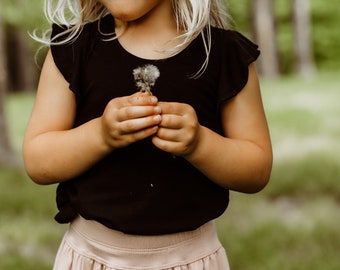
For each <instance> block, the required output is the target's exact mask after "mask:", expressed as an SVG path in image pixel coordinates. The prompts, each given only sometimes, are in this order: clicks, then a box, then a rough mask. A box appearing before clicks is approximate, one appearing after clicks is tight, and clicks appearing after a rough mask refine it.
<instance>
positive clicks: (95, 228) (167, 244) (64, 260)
mask: <svg viewBox="0 0 340 270" xmlns="http://www.w3.org/2000/svg"><path fill="white" fill-rule="evenodd" d="M53 269H54V270H127V269H129V270H133V269H136V270H137V269H138V270H151V269H152V270H228V269H229V264H228V258H227V255H226V253H225V250H224V248H223V247H222V245H221V243H220V241H219V240H218V237H217V233H216V228H215V224H214V222H209V223H207V224H205V225H203V226H202V227H200V228H198V229H197V230H194V231H190V232H182V233H175V234H169V235H159V236H138V235H127V234H124V233H121V232H118V231H114V230H111V229H108V228H107V227H105V226H103V225H101V224H100V223H97V222H95V221H89V220H85V219H84V218H82V217H78V218H77V219H76V220H75V221H73V222H72V223H71V225H70V227H69V230H68V231H67V232H66V234H65V236H64V238H63V241H62V243H61V245H60V248H59V251H58V254H57V257H56V260H55V264H54V268H53Z"/></svg>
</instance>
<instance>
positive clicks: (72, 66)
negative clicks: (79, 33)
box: [51, 24, 83, 95]
mask: <svg viewBox="0 0 340 270" xmlns="http://www.w3.org/2000/svg"><path fill="white" fill-rule="evenodd" d="M65 30H67V28H66V27H64V26H59V25H56V24H54V25H53V26H52V34H51V40H52V41H53V43H54V42H60V41H62V40H63V39H64V38H65V36H64V35H62V36H60V34H61V33H62V32H64V31H65ZM81 44H82V42H81V39H80V38H79V37H78V39H76V40H75V41H72V42H68V43H66V44H59V45H54V44H52V45H51V52H52V56H53V60H54V62H55V64H56V66H57V68H58V69H59V71H60V72H61V74H62V75H63V76H64V78H65V80H66V81H67V82H68V83H69V85H70V86H69V88H70V90H71V91H72V92H74V93H75V94H77V95H78V94H79V88H80V80H81V66H82V63H81V62H82V60H83V59H82V57H81V51H82V48H81V47H82V46H81Z"/></svg>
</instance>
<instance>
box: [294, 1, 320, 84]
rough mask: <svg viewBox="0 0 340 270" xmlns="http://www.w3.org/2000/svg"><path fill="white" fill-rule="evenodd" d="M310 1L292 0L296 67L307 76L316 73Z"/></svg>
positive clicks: (298, 71)
mask: <svg viewBox="0 0 340 270" xmlns="http://www.w3.org/2000/svg"><path fill="white" fill-rule="evenodd" d="M309 1H310V0H291V2H292V17H293V24H294V27H293V28H294V53H295V69H296V72H297V73H298V74H299V75H301V76H303V77H307V78H308V77H311V76H313V75H314V73H315V62H314V57H313V48H312V37H311V28H312V25H311V15H310V2H309Z"/></svg>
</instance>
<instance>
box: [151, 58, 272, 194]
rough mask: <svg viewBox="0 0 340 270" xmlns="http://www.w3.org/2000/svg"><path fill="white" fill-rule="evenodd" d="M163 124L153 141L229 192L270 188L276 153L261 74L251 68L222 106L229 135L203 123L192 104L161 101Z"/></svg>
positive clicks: (225, 131) (225, 127)
mask: <svg viewBox="0 0 340 270" xmlns="http://www.w3.org/2000/svg"><path fill="white" fill-rule="evenodd" d="M160 106H161V108H162V122H161V124H160V129H159V130H158V132H157V134H156V135H155V136H154V137H153V143H154V144H155V145H156V146H157V147H159V148H160V149H162V150H164V151H167V152H171V153H173V154H175V155H179V156H183V157H184V158H186V159H187V160H188V161H189V162H190V163H191V164H192V165H194V166H195V167H196V168H197V169H199V170H200V171H201V172H203V173H204V174H205V175H207V176H208V177H209V178H210V179H211V180H212V181H214V182H215V183H217V184H218V185H220V186H223V187H225V188H228V189H231V190H234V191H239V192H244V193H254V192H258V191H260V190H261V189H263V188H264V186H265V185H266V184H267V182H268V180H269V177H270V172H271V167H272V149H271V142H270V136H269V131H268V127H267V121H266V118H265V114H264V110H263V105H262V100H261V94H260V87H259V83H258V78H257V74H256V70H255V68H254V66H253V65H250V67H249V80H248V83H247V85H246V86H245V87H244V89H243V90H242V91H241V92H240V93H239V94H238V95H237V96H236V97H234V98H232V99H231V100H230V101H228V102H227V103H226V104H225V105H224V106H223V108H222V111H221V113H222V121H223V128H224V133H225V136H220V135H218V134H216V133H214V132H213V131H211V130H209V129H207V128H206V127H203V126H201V125H200V124H199V122H198V120H197V116H196V113H195V111H194V110H193V108H192V107H191V106H189V105H187V104H180V103H160Z"/></svg>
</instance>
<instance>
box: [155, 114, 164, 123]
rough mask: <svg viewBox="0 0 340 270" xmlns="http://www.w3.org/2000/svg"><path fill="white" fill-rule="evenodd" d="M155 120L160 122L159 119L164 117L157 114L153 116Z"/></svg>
mask: <svg viewBox="0 0 340 270" xmlns="http://www.w3.org/2000/svg"><path fill="white" fill-rule="evenodd" d="M153 119H154V120H155V121H157V122H159V121H161V120H162V118H161V116H160V115H156V116H154V118H153Z"/></svg>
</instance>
